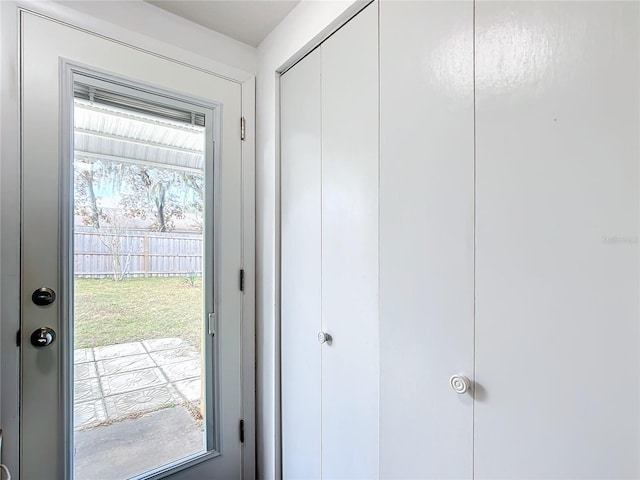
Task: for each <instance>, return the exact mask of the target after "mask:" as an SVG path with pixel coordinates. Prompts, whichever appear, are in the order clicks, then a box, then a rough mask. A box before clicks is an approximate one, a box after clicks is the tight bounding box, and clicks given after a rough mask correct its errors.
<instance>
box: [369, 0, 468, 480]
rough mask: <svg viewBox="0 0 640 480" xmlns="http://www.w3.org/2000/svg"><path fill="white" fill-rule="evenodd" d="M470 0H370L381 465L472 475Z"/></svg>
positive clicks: (393, 473) (411, 472)
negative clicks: (457, 377)
mask: <svg viewBox="0 0 640 480" xmlns="http://www.w3.org/2000/svg"><path fill="white" fill-rule="evenodd" d="M473 122H474V118H473V3H472V2H471V1H460V2H413V1H407V2H382V3H381V4H380V390H381V396H380V476H381V478H389V479H397V478H403V479H409V478H413V479H418V478H419V479H444V478H458V479H463V478H471V476H472V453H473V452H472V448H473V445H472V424H473V423H472V414H473V400H472V397H471V395H470V394H468V393H467V394H464V395H458V394H456V393H455V392H454V391H453V390H452V389H451V387H450V386H449V378H450V377H451V375H453V374H462V375H465V376H467V377H469V378H470V379H472V377H473V301H474V298H473V297H474V293H473V261H474V260H473V247H474V245H473V242H474V238H473V228H474V226H473V215H474V197H473V195H474V193H473V184H474V165H473V150H474V139H473V128H474V126H473Z"/></svg>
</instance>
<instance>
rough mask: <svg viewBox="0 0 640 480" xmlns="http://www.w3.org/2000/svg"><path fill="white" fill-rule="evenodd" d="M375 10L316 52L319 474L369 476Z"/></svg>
mask: <svg viewBox="0 0 640 480" xmlns="http://www.w3.org/2000/svg"><path fill="white" fill-rule="evenodd" d="M377 26H378V8H377V4H373V5H371V6H369V7H367V8H366V9H365V10H364V11H363V12H361V13H360V14H358V15H357V16H356V17H355V18H354V19H353V20H351V21H350V22H349V23H347V25H346V26H344V27H343V28H342V29H340V30H339V31H338V32H336V33H335V34H334V35H333V36H332V37H330V38H329V39H328V40H327V41H325V42H324V43H323V44H322V46H321V54H322V330H323V331H325V332H327V333H328V334H330V335H331V337H332V338H333V341H332V342H327V343H325V344H324V345H323V346H322V476H323V478H327V479H337V478H349V479H355V478H376V477H377V476H378V394H379V390H378V380H379V379H378V377H379V370H378V81H377V78H378V42H377V36H378V35H377V34H378V29H377Z"/></svg>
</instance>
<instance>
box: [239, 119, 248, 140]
mask: <svg viewBox="0 0 640 480" xmlns="http://www.w3.org/2000/svg"><path fill="white" fill-rule="evenodd" d="M246 137H247V121H246V120H245V118H244V117H240V140H244V139H245V138H246Z"/></svg>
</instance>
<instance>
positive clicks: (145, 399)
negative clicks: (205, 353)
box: [74, 338, 201, 431]
mask: <svg viewBox="0 0 640 480" xmlns="http://www.w3.org/2000/svg"><path fill="white" fill-rule="evenodd" d="M74 376H75V378H74V430H75V431H78V430H84V429H87V428H91V427H95V426H97V425H100V424H105V423H111V422H114V421H119V420H123V419H126V418H131V417H134V416H136V415H139V414H142V413H147V412H152V411H155V410H159V409H162V408H167V407H172V406H175V405H180V404H184V403H187V402H197V401H199V400H200V388H201V380H200V354H199V352H198V350H196V349H195V348H194V347H193V346H191V345H190V344H188V343H187V342H185V341H183V340H181V339H179V338H162V339H156V340H144V341H142V342H133V343H123V344H119V345H109V346H104V347H96V348H85V349H81V350H76V351H75V355H74Z"/></svg>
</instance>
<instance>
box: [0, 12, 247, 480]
mask: <svg viewBox="0 0 640 480" xmlns="http://www.w3.org/2000/svg"><path fill="white" fill-rule="evenodd" d="M63 10H64V9H63ZM63 10H60V8H59V7H57V6H55V5H51V4H37V5H34V4H33V3H28V2H22V1H21V2H13V1H11V2H0V23H1V25H2V28H1V29H0V32H1V35H2V36H1V37H0V52H2V57H3V58H4V59H6V63H5V64H4V66H3V69H2V71H1V73H0V105H1V108H0V112H1V114H0V139H1V142H0V159H1V162H0V165H1V171H0V172H1V175H0V209H1V212H0V214H1V217H0V218H1V219H2V221H1V222H0V225H1V227H0V267H1V274H0V306H1V307H0V308H1V310H0V319H1V323H0V428H1V429H2V431H3V438H2V442H1V445H2V450H1V452H0V455H1V459H2V463H4V464H6V465H7V466H8V467H9V469H10V470H11V472H12V475H13V478H14V479H18V478H19V471H18V468H19V467H18V466H19V461H20V451H19V445H20V439H19V431H20V427H19V425H20V422H19V390H20V376H19V372H20V362H19V358H20V350H19V348H18V347H17V343H16V337H17V332H18V331H19V329H20V296H21V292H20V260H19V259H20V219H21V211H20V208H18V206H19V205H20V198H21V191H20V168H21V160H20V153H21V152H20V136H21V130H22V129H21V117H20V108H21V107H20V95H19V94H20V91H21V83H20V81H21V78H20V77H21V76H20V69H19V66H20V49H21V45H20V41H19V38H20V15H21V13H22V12H28V13H33V14H36V15H39V16H42V17H44V18H47V19H48V20H51V21H55V22H58V23H64V24H65V25H67V26H70V27H72V28H77V29H80V30H83V31H85V32H87V33H90V34H93V35H97V36H101V37H103V38H105V35H104V32H100V33H98V32H97V30H98V29H97V28H95V26H96V22H95V19H90V18H89V17H83V16H80V15H79V16H78V18H74V19H73V20H72V21H71V22H70V21H69V20H70V19H69V18H68V17H69V14H68V10H66V11H63ZM62 19H64V20H66V21H62ZM98 23H99V22H98ZM105 25H106V24H103V25H102V30H104V27H105ZM107 27H108V25H107ZM114 30H117V31H116V33H115V34H114V36H115V35H118V36H119V38H118V39H117V40H115V39H113V38H111V39H112V40H114V41H117V42H118V43H120V44H123V45H125V46H128V47H131V48H134V49H136V50H140V51H144V52H146V53H150V54H152V55H156V56H161V57H163V58H164V59H166V60H169V61H172V62H176V63H179V64H181V65H186V66H189V67H191V68H194V69H197V70H200V71H204V72H206V73H209V74H212V75H216V76H219V77H223V78H225V79H227V80H232V81H235V82H236V83H238V84H240V85H241V91H242V115H243V117H244V118H245V119H246V137H245V141H244V142H243V143H242V190H243V191H242V216H243V218H242V223H243V228H244V238H243V240H242V242H243V245H242V247H243V259H242V260H243V262H242V263H243V268H244V271H245V291H244V295H243V297H242V312H243V315H242V318H243V325H242V337H243V352H242V356H243V358H242V362H243V371H242V374H243V377H242V384H243V391H244V392H246V394H245V396H244V398H243V399H242V412H243V415H242V416H243V419H244V425H245V443H244V447H243V448H244V452H243V466H242V467H243V478H255V448H256V446H255V395H254V392H255V369H254V365H255V348H254V345H255V187H254V185H255V77H254V75H253V74H251V73H248V72H245V71H242V70H239V69H237V68H233V67H226V66H224V65H222V64H219V63H217V62H215V61H209V60H208V59H204V58H202V57H201V58H199V61H197V62H196V61H191V62H185V61H183V60H180V58H179V56H178V55H176V49H172V48H169V47H170V46H169V45H158V47H157V48H156V47H155V46H154V51H151V50H149V49H145V48H141V47H140V46H138V45H140V44H141V43H142V44H144V43H145V42H143V41H142V40H148V37H144V38H143V37H142V36H141V35H139V34H137V33H136V32H129V33H130V34H123V31H122V30H121V29H114ZM125 37H126V38H125ZM146 43H147V44H148V43H149V42H148V41H147V42H146ZM6 65H11V66H12V67H13V68H7V67H6Z"/></svg>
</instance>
